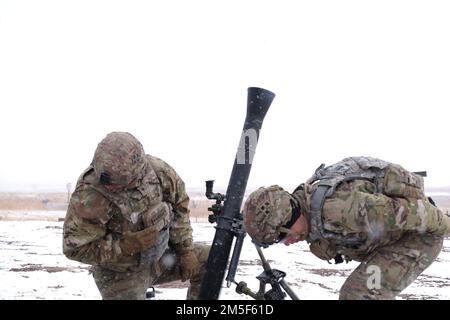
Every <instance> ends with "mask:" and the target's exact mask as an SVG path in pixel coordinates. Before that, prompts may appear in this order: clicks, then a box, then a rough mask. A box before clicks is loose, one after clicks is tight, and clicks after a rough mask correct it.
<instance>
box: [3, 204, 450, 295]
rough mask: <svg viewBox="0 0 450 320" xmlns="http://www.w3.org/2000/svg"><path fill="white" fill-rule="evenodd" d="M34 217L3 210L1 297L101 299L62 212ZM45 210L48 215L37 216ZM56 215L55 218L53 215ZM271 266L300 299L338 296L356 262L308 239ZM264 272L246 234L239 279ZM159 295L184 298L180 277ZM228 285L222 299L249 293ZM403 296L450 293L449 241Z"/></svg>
mask: <svg viewBox="0 0 450 320" xmlns="http://www.w3.org/2000/svg"><path fill="white" fill-rule="evenodd" d="M25 214H26V215H28V216H30V217H33V219H34V220H20V221H19V220H11V219H14V215H13V214H12V213H10V214H9V215H8V219H5V214H3V216H2V215H0V218H1V219H0V283H1V287H0V299H100V295H99V293H98V291H97V288H96V286H95V283H94V280H93V279H92V276H91V275H90V274H89V266H88V265H83V264H80V263H77V262H75V261H71V260H69V259H67V258H66V257H65V256H64V255H63V254H62V224H63V223H62V222H61V221H57V220H58V217H60V216H61V215H63V214H64V213H63V212H56V213H55V212H53V213H52V214H51V217H50V218H49V217H46V215H45V214H44V213H39V214H36V212H34V213H30V212H28V213H25ZM37 216H41V217H42V219H45V220H36V219H37V218H36V217H37ZM51 220H55V221H51ZM193 228H194V237H195V240H196V241H200V242H204V243H211V241H212V239H213V237H214V232H215V229H214V227H213V225H211V224H209V223H193ZM264 254H265V256H266V258H267V259H268V260H269V262H270V263H271V266H272V267H273V268H276V269H280V270H282V271H285V272H286V273H287V277H286V281H287V283H289V284H290V285H291V287H292V289H293V290H294V292H295V293H296V294H297V295H298V296H299V298H300V299H337V298H338V296H339V288H340V287H341V286H342V284H343V283H344V281H345V279H346V276H348V275H349V274H350V272H351V271H352V270H353V269H354V268H355V267H356V266H357V265H358V263H357V262H350V263H348V264H345V263H342V264H339V265H330V264H328V263H327V262H326V261H321V260H319V259H318V258H316V257H314V256H313V255H312V254H311V253H309V251H308V248H307V246H306V244H304V243H299V244H295V245H291V246H289V247H286V246H284V245H275V246H272V247H270V248H268V249H265V250H264ZM261 272H262V267H261V265H260V263H259V260H258V254H257V252H256V250H255V249H254V247H253V245H252V244H251V242H250V240H249V238H248V237H246V240H245V244H244V247H243V251H242V254H241V260H240V265H239V269H238V272H237V274H236V280H237V281H238V282H239V281H246V282H247V283H248V286H249V287H250V288H251V289H253V290H254V291H256V290H257V289H258V280H256V278H255V277H256V276H257V275H259V274H260V273H261ZM155 289H156V293H157V295H156V299H180V300H181V299H184V298H185V295H186V290H187V289H186V285H185V284H182V283H181V282H177V283H174V284H172V285H164V286H162V287H156V288H155ZM234 289H235V286H234V285H232V286H231V288H226V287H225V286H224V288H223V289H222V291H221V296H220V298H221V299H251V298H249V297H246V296H242V295H239V294H237V293H236V292H235V290H234ZM400 298H401V299H450V241H449V240H446V242H445V244H444V249H443V251H442V252H441V254H440V255H439V257H438V259H437V261H436V262H435V263H433V264H432V265H431V266H430V267H429V268H428V269H427V270H426V271H425V272H424V273H423V274H422V275H421V276H419V278H418V279H417V280H416V281H415V282H414V283H413V284H412V285H411V286H410V287H408V288H407V289H406V290H405V291H404V292H403V293H402V295H401V297H400Z"/></svg>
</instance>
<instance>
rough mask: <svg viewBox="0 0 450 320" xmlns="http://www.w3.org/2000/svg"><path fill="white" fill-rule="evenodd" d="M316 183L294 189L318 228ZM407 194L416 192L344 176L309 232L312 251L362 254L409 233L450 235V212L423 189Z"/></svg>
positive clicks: (322, 255)
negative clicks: (392, 191)
mask: <svg viewBox="0 0 450 320" xmlns="http://www.w3.org/2000/svg"><path fill="white" fill-rule="evenodd" d="M394 166H396V168H397V167H399V166H398V165H394ZM400 168H401V167H400ZM405 172H406V171H405ZM419 185H420V184H419ZM317 188H318V184H317V183H305V184H302V185H301V186H300V187H299V188H297V190H296V191H294V193H293V196H294V197H296V198H297V199H299V200H300V202H301V203H302V207H303V208H305V209H306V210H305V211H306V216H307V218H308V221H309V222H310V230H314V228H315V229H318V226H317V225H315V221H314V217H313V216H314V213H313V212H311V198H312V195H313V193H314V192H315V190H317ZM408 192H409V191H408ZM408 194H409V195H411V197H405V196H403V197H402V196H388V195H386V194H384V193H381V192H380V190H379V189H378V188H377V185H376V182H375V181H371V180H370V179H365V178H361V179H358V178H356V179H348V180H346V181H343V182H342V183H340V184H339V185H338V186H337V187H336V189H335V190H333V192H332V194H331V195H329V196H327V197H326V198H325V200H324V202H323V206H322V210H321V212H320V217H319V218H320V222H321V226H320V227H319V229H320V230H318V231H317V230H316V231H315V232H310V234H309V236H308V238H307V241H308V242H309V243H310V249H311V251H312V252H313V253H314V254H315V255H316V256H318V257H319V258H321V259H325V260H330V259H332V258H334V257H335V256H336V255H337V254H342V255H344V256H345V257H347V258H349V259H354V260H361V259H363V258H364V257H365V256H367V255H368V254H370V253H371V252H372V251H373V250H375V249H376V248H377V247H380V246H384V245H388V244H391V243H394V242H395V241H397V240H399V239H400V238H401V237H402V236H403V235H404V234H405V233H418V234H424V235H430V236H436V237H445V236H448V235H450V217H449V216H448V214H444V213H443V212H442V211H441V210H440V209H439V208H437V207H436V206H435V205H433V204H432V203H431V202H430V201H429V199H428V198H427V197H426V196H425V195H424V193H423V189H422V191H421V192H416V193H411V192H409V193H408ZM316 221H317V220H316ZM313 233H315V234H313Z"/></svg>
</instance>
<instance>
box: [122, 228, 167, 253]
mask: <svg viewBox="0 0 450 320" xmlns="http://www.w3.org/2000/svg"><path fill="white" fill-rule="evenodd" d="M158 234H159V232H158V231H156V230H155V229H153V228H147V229H144V230H142V231H137V232H125V233H124V234H123V238H122V239H121V240H120V243H119V245H120V248H121V249H122V252H123V254H124V255H128V256H132V255H134V254H136V253H138V252H141V251H143V250H145V249H147V248H150V247H151V246H153V245H154V244H155V242H156V240H157V239H158Z"/></svg>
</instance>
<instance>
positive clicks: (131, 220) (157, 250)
mask: <svg viewBox="0 0 450 320" xmlns="http://www.w3.org/2000/svg"><path fill="white" fill-rule="evenodd" d="M147 162H148V165H147V167H146V173H145V175H144V178H143V179H142V182H141V183H140V184H139V185H138V186H137V187H136V188H134V189H131V190H124V191H122V192H119V193H117V194H114V193H111V192H108V191H107V190H106V189H105V188H103V187H102V186H101V185H100V184H99V183H98V181H96V179H95V175H94V171H93V168H92V167H89V168H88V169H87V170H86V171H85V172H83V174H82V175H81V176H80V178H79V180H78V182H77V186H76V189H75V191H74V193H73V194H72V196H71V199H70V203H69V207H68V210H67V214H66V218H65V221H64V231H63V252H64V254H65V255H66V256H67V257H68V258H69V259H73V260H77V261H80V262H83V263H86V264H91V265H94V266H100V267H103V268H107V269H111V270H115V271H127V270H132V269H136V268H140V267H143V266H145V265H148V264H149V263H153V262H155V261H156V260H158V259H159V257H160V256H161V255H162V253H163V251H165V249H167V247H171V248H173V249H174V251H175V252H176V253H178V254H180V253H184V252H186V251H190V250H193V239H192V228H191V225H190V220H189V209H188V205H189V197H188V195H187V194H186V191H185V186H184V182H183V181H182V180H181V178H180V177H179V176H178V174H177V173H176V172H175V170H174V169H173V168H172V167H171V166H169V165H168V164H167V163H166V162H164V161H163V160H161V159H158V158H156V157H152V156H149V155H147ZM150 226H153V227H156V228H157V229H158V230H160V236H159V240H158V241H157V243H156V244H155V247H154V248H150V249H149V250H147V251H144V252H142V253H140V254H137V255H134V256H125V255H123V254H122V252H121V248H120V245H119V243H120V241H121V237H122V235H123V233H124V232H127V231H132V232H135V231H139V230H142V229H144V228H146V227H150Z"/></svg>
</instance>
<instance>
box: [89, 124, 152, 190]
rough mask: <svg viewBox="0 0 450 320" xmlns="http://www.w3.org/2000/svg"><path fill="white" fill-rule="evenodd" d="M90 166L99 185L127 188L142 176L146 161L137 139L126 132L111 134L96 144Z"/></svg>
mask: <svg viewBox="0 0 450 320" xmlns="http://www.w3.org/2000/svg"><path fill="white" fill-rule="evenodd" d="M92 165H93V167H94V171H95V174H96V176H97V177H98V179H99V182H100V183H101V184H104V185H108V184H119V185H123V186H127V185H130V184H131V183H133V182H134V181H136V180H137V179H139V178H141V177H142V176H143V174H144V172H145V168H146V166H147V161H146V157H145V152H144V148H143V147H142V144H141V143H140V142H139V140H138V139H136V138H135V137H134V136H133V135H131V134H130V133H128V132H111V133H109V134H108V135H107V136H106V137H105V138H104V139H103V140H102V141H100V143H99V144H98V146H97V149H96V150H95V154H94V159H93V161H92Z"/></svg>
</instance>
